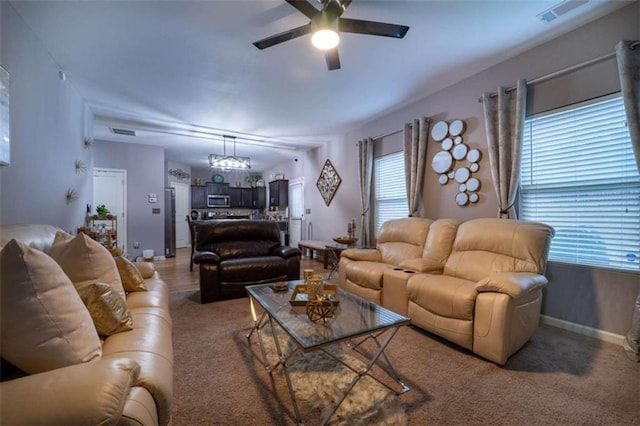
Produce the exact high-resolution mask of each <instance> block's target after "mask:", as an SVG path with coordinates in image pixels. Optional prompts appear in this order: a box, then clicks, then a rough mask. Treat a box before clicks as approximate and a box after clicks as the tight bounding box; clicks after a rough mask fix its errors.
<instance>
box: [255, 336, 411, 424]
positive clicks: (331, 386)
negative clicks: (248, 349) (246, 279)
mask: <svg viewBox="0 0 640 426" xmlns="http://www.w3.org/2000/svg"><path fill="white" fill-rule="evenodd" d="M276 330H277V336H278V339H279V342H280V345H281V348H282V350H283V351H284V353H285V354H288V353H292V352H293V350H294V349H295V343H294V342H293V340H292V339H290V338H288V336H287V335H286V334H285V333H284V331H283V330H282V329H280V328H279V327H277V326H276ZM254 336H255V335H254ZM251 342H252V345H253V351H254V353H255V354H256V355H257V356H261V352H260V346H259V343H258V340H257V337H255V338H252V340H251ZM262 342H263V345H264V347H265V349H266V353H267V354H268V356H267V360H268V364H269V365H271V366H273V365H275V364H276V362H277V361H278V355H277V351H276V348H275V344H274V341H273V338H272V337H271V328H270V327H269V326H266V327H265V328H264V329H263V333H262ZM328 350H329V351H330V352H331V354H332V355H334V356H336V357H338V358H340V359H343V360H345V361H347V363H348V364H349V365H350V366H352V367H355V368H357V369H359V370H363V369H364V367H366V365H365V364H364V363H363V362H362V360H361V358H357V357H355V356H352V355H350V353H351V352H352V350H350V349H348V348H347V349H346V351H345V347H344V346H343V345H336V346H332V347H330V348H329V349H328ZM288 370H289V372H290V374H289V375H290V377H291V382H292V386H293V388H294V390H295V394H296V399H297V400H298V403H299V404H300V403H302V404H303V407H306V406H308V407H310V408H311V409H312V410H314V411H319V412H320V415H321V418H324V417H325V416H326V415H328V414H329V413H330V411H331V409H332V407H333V405H334V402H335V401H337V400H338V398H340V397H341V396H342V394H343V393H344V390H345V389H347V387H348V386H349V384H350V383H351V382H352V381H353V379H354V378H355V377H356V373H354V372H353V371H352V370H350V369H349V368H347V367H346V366H344V365H343V364H341V363H339V362H337V361H336V360H335V359H333V358H332V357H331V356H329V355H327V354H325V353H323V352H322V351H314V352H309V353H307V354H298V355H296V356H295V357H293V358H292V359H291V360H290V362H289V365H288ZM302 416H303V418H304V413H302ZM406 422H407V419H406V415H405V412H404V408H403V406H402V405H401V404H400V402H399V400H398V397H397V396H396V395H395V394H394V393H393V392H392V391H390V390H389V389H388V388H386V387H385V386H383V385H381V384H380V383H378V382H377V381H375V380H374V379H372V378H371V377H369V376H364V377H362V378H361V379H360V380H359V381H358V382H357V383H356V385H355V386H354V388H353V389H352V390H351V391H350V392H349V394H348V395H347V397H346V398H345V400H344V401H343V402H342V403H341V404H340V406H339V407H338V409H337V410H336V412H335V413H334V414H333V416H332V417H331V418H330V420H329V424H330V425H371V424H376V425H390V426H391V425H404V424H406Z"/></svg>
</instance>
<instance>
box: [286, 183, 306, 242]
mask: <svg viewBox="0 0 640 426" xmlns="http://www.w3.org/2000/svg"><path fill="white" fill-rule="evenodd" d="M303 219H304V178H303V177H301V178H296V179H291V180H290V181H289V245H290V246H291V247H298V241H300V240H301V239H302V221H303Z"/></svg>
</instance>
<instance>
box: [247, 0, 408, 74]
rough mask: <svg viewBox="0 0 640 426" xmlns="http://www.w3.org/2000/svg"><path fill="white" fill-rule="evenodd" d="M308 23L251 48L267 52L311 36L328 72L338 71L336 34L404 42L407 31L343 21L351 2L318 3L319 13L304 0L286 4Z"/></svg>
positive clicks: (328, 0)
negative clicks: (319, 4)
mask: <svg viewBox="0 0 640 426" xmlns="http://www.w3.org/2000/svg"><path fill="white" fill-rule="evenodd" d="M285 1H286V2H287V3H289V4H290V5H291V6H293V7H295V8H296V9H297V10H298V11H299V12H301V13H302V14H304V15H305V16H306V17H307V18H309V19H310V20H311V21H310V22H309V23H308V24H306V25H302V26H300V27H297V28H293V29H291V30H288V31H284V32H282V33H280V34H276V35H273V36H271V37H267V38H264V39H262V40H258V41H256V42H255V43H253V45H254V46H255V47H257V48H258V49H261V50H262V49H266V48H267V47H271V46H275V45H276V44H280V43H284V42H285V41H289V40H292V39H294V38H297V37H300V36H303V35H306V34H309V33H311V34H312V36H311V43H312V44H313V45H314V46H315V47H317V48H318V49H321V50H324V57H325V59H326V61H327V68H329V70H330V71H331V70H337V69H340V57H339V56H338V47H337V46H338V43H339V41H340V36H339V35H338V33H340V32H342V33H356V34H367V35H375V36H384V37H395V38H403V37H404V36H405V34H406V33H407V31H409V27H408V26H406V25H395V24H387V23H384V22H374V21H362V20H359V19H349V18H342V14H343V13H344V12H345V10H347V7H348V6H349V5H350V4H351V1H352V0H321V1H322V4H323V6H322V9H321V10H318V9H316V8H315V7H314V6H313V5H312V4H311V3H309V2H308V1H307V0H285Z"/></svg>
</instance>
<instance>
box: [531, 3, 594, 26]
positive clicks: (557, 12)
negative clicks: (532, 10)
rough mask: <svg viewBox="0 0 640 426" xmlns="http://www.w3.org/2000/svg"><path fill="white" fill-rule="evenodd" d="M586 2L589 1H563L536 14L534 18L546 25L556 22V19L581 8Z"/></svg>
mask: <svg viewBox="0 0 640 426" xmlns="http://www.w3.org/2000/svg"><path fill="white" fill-rule="evenodd" d="M588 1H589V0H565V1H563V2H560V3H558V4H556V5H555V6H553V7H552V8H551V9H547V10H545V11H544V12H542V13H539V14H537V15H536V16H537V17H538V19H540V20H541V21H542V22H544V23H545V24H548V23H549V22H551V21H554V20H556V19H557V18H559V17H561V16H562V15H564V14H565V13H567V12H569V11H571V10H573V9H575V8H576V7H579V6H582V5H583V4H585V3H587V2H588Z"/></svg>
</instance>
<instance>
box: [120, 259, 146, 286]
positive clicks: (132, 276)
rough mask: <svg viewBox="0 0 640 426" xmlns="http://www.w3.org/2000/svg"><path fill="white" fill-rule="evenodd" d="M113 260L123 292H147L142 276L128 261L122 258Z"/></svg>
mask: <svg viewBox="0 0 640 426" xmlns="http://www.w3.org/2000/svg"><path fill="white" fill-rule="evenodd" d="M114 259H115V260H116V266H117V267H118V273H120V280H122V286H123V287H124V290H125V291H147V286H146V285H145V284H144V278H143V277H142V274H141V273H140V271H139V270H138V268H136V266H135V265H134V264H133V263H131V261H130V260H129V259H127V258H126V257H122V256H117V257H115V258H114Z"/></svg>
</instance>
